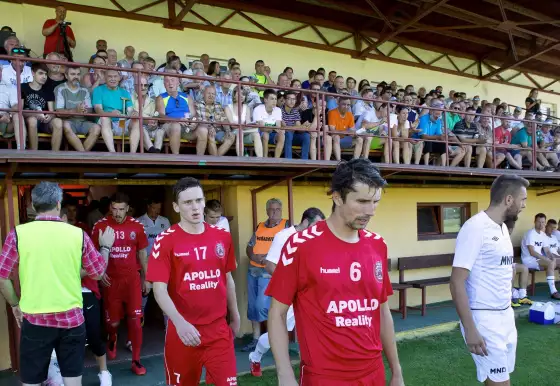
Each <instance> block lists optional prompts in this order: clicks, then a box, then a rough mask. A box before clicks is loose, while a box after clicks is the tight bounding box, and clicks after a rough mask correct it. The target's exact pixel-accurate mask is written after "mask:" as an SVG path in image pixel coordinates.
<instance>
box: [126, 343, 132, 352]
mask: <svg viewBox="0 0 560 386" xmlns="http://www.w3.org/2000/svg"><path fill="white" fill-rule="evenodd" d="M126 348H127V349H128V351H130V352H132V342H131V341H128V342H126Z"/></svg>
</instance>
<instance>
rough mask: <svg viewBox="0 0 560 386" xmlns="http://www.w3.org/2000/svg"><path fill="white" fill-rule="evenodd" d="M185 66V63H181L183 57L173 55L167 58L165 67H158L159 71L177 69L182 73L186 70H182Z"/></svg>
mask: <svg viewBox="0 0 560 386" xmlns="http://www.w3.org/2000/svg"><path fill="white" fill-rule="evenodd" d="M183 67H184V64H183V63H181V58H180V57H178V56H177V55H172V56H170V57H168V58H167V63H166V65H165V66H164V67H160V68H158V71H159V72H165V70H175V71H177V73H181V74H182V73H183V72H184V71H183V70H182V68H183ZM185 71H186V70H185Z"/></svg>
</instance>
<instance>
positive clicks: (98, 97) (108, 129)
mask: <svg viewBox="0 0 560 386" xmlns="http://www.w3.org/2000/svg"><path fill="white" fill-rule="evenodd" d="M105 75H106V80H107V83H106V84H104V85H101V86H98V87H96V88H95V89H94V90H93V108H94V110H95V112H96V113H97V114H108V115H110V116H109V117H101V118H99V121H98V122H97V123H99V124H100V125H101V135H102V136H103V141H104V142H105V145H106V146H107V149H108V150H109V151H110V152H112V153H114V152H115V143H114V141H113V136H114V135H117V136H119V137H122V138H124V137H125V136H127V135H129V136H130V139H129V142H130V152H131V153H136V150H138V143H139V142H140V128H139V122H138V119H126V118H117V117H118V116H119V115H126V116H127V117H128V118H131V117H136V116H137V115H138V114H137V113H135V111H134V108H133V106H132V100H131V96H130V94H129V92H128V91H126V90H125V89H123V88H121V87H119V80H120V74H119V72H118V71H117V70H108V71H107V72H106V74H105ZM111 116H112V117H111Z"/></svg>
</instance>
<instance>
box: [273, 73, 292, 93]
mask: <svg viewBox="0 0 560 386" xmlns="http://www.w3.org/2000/svg"><path fill="white" fill-rule="evenodd" d="M276 84H277V85H278V87H283V88H287V87H290V78H288V75H286V74H284V73H281V74H279V75H278V82H277V83H276ZM282 91H286V90H282Z"/></svg>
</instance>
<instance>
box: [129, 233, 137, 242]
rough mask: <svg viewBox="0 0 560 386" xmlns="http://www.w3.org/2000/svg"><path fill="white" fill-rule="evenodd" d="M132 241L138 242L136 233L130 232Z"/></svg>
mask: <svg viewBox="0 0 560 386" xmlns="http://www.w3.org/2000/svg"><path fill="white" fill-rule="evenodd" d="M130 239H131V240H136V232H134V231H132V232H130Z"/></svg>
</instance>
